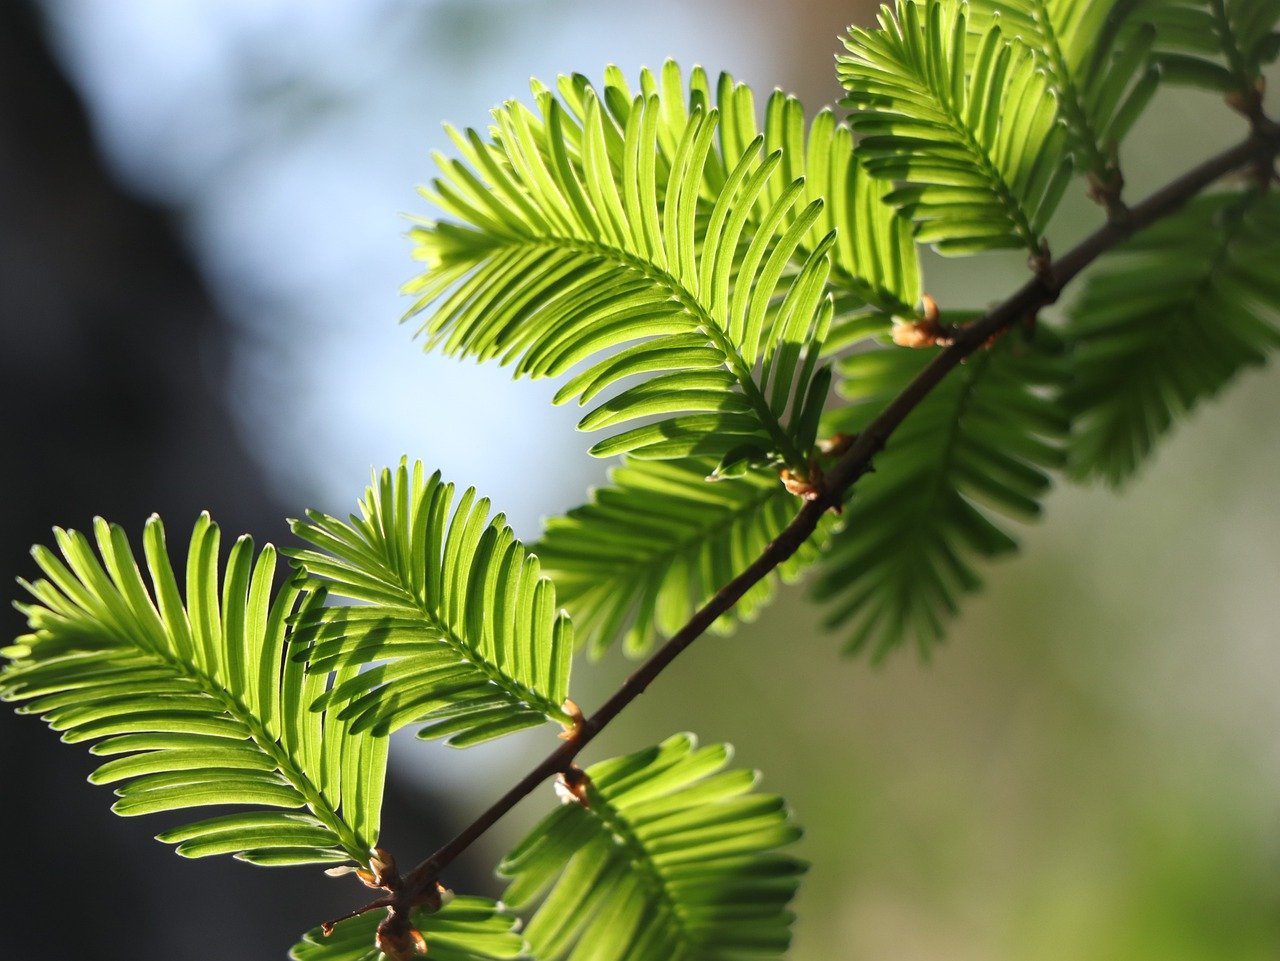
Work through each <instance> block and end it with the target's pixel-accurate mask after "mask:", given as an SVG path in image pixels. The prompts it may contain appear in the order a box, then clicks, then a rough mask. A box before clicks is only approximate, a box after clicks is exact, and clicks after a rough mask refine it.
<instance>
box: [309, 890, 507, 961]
mask: <svg viewBox="0 0 1280 961" xmlns="http://www.w3.org/2000/svg"><path fill="white" fill-rule="evenodd" d="M381 920H382V916H381V915H380V914H378V913H371V914H362V915H360V916H359V917H357V918H351V919H350V920H347V921H342V922H340V923H339V924H337V925H336V926H335V927H334V929H333V933H332V934H330V935H328V936H327V937H326V936H325V933H324V932H323V931H322V930H321V929H320V928H318V927H317V928H313V929H312V930H311V931H308V932H307V933H306V934H305V935H304V936H303V939H302V940H301V941H300V942H298V943H297V944H296V945H294V946H293V950H292V951H290V952H289V957H290V958H292V959H293V961H384V959H385V958H386V955H384V954H383V953H382V952H381V951H379V950H378V949H377V948H376V947H374V946H373V937H374V932H375V931H376V930H377V927H378V922H379V921H381ZM413 925H414V928H415V929H417V930H418V931H419V932H420V933H421V934H422V937H423V940H425V941H426V944H427V953H428V956H429V957H430V958H431V959H432V961H508V959H512V958H522V957H525V956H526V955H525V953H524V947H525V945H524V939H523V938H521V937H520V935H519V933H518V930H519V922H518V921H517V919H516V918H515V917H513V916H512V915H511V913H510V912H508V911H507V910H506V908H504V907H503V906H502V905H501V904H497V903H495V902H493V901H491V900H489V899H488V898H476V897H459V898H454V899H453V900H452V901H450V902H449V903H448V904H446V905H444V906H443V907H442V908H440V910H439V911H436V912H435V913H434V914H432V913H429V912H427V911H425V910H419V911H417V912H415V913H414V916H413Z"/></svg>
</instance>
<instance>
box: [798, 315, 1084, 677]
mask: <svg viewBox="0 0 1280 961" xmlns="http://www.w3.org/2000/svg"><path fill="white" fill-rule="evenodd" d="M1036 339H1037V341H1052V337H1051V335H1050V333H1049V331H1047V330H1043V329H1042V330H1041V331H1040V332H1039V333H1038V334H1037V338H1036ZM933 354H934V351H932V350H907V349H903V348H893V347H889V348H880V349H876V350H871V351H867V352H865V353H860V354H855V355H853V356H851V357H849V358H847V359H846V360H845V361H844V362H843V363H842V370H841V373H842V374H843V376H844V379H843V381H842V384H841V390H842V392H843V393H844V394H845V395H846V396H847V397H848V398H849V399H850V404H849V405H848V406H847V407H844V408H841V409H840V410H838V411H836V412H835V414H834V415H833V417H832V421H833V424H834V426H835V427H837V428H838V429H840V430H843V431H846V432H849V433H856V432H857V431H859V430H861V429H862V428H863V427H864V426H865V425H866V424H867V423H868V422H869V421H870V420H871V419H872V418H873V417H874V416H875V415H876V414H877V413H879V411H880V410H881V409H883V408H884V406H885V405H886V404H887V403H888V402H889V401H890V400H892V399H893V398H894V397H896V396H897V395H898V394H899V393H900V392H901V390H902V389H903V388H904V387H905V386H906V385H907V384H908V383H910V381H911V380H912V379H913V378H914V377H915V375H916V374H918V373H919V372H920V370H921V369H922V368H923V367H924V366H925V365H926V364H927V363H928V362H929V361H930V360H931V359H932V357H933ZM1063 377H1064V373H1063V368H1062V365H1061V362H1060V359H1059V358H1058V357H1055V356H1052V354H1051V353H1050V350H1049V348H1046V349H1045V351H1043V352H1042V351H1040V350H1036V349H1033V348H1032V347H1031V346H1030V345H1028V344H1026V343H1024V342H1020V341H1019V339H1018V338H1016V337H1015V336H1013V335H1011V336H1009V337H1006V338H1005V339H1004V340H1002V341H1001V342H999V343H997V344H996V345H994V346H993V347H991V348H988V349H987V350H984V351H982V352H980V353H978V354H975V355H974V356H973V357H971V358H969V360H968V362H967V363H966V364H965V365H964V366H963V367H960V368H958V369H957V370H955V371H953V372H952V374H951V376H949V377H948V378H947V379H946V380H944V381H943V382H942V383H941V384H939V385H938V386H937V387H936V388H934V390H933V391H932V392H931V393H930V394H929V395H928V396H927V397H926V398H925V399H924V400H923V401H922V402H921V403H920V404H919V406H917V407H916V408H915V410H913V411H912V412H911V413H910V414H909V415H908V416H907V418H906V420H904V421H903V423H902V426H901V427H900V428H899V429H898V430H897V431H896V432H895V433H894V435H893V437H892V438H891V439H890V441H889V443H888V445H887V446H886V448H885V449H884V451H883V452H882V453H881V454H880V455H879V456H878V457H877V458H876V460H875V472H874V473H872V474H869V475H867V476H866V477H863V478H862V479H861V480H859V481H858V483H857V485H856V486H855V487H854V489H853V498H852V500H851V501H850V502H849V504H848V505H846V508H845V513H844V516H843V521H842V524H841V526H840V527H839V528H838V529H837V530H836V532H835V533H834V534H833V535H832V537H831V538H830V540H829V541H828V544H827V548H826V551H825V553H824V555H823V558H822V562H821V573H820V575H819V577H818V579H817V581H816V582H815V584H814V594H815V596H817V597H818V598H819V599H822V600H826V601H829V602H830V603H831V605H832V607H831V613H830V614H829V616H828V624H829V625H830V626H832V627H841V628H843V629H845V630H847V631H848V632H849V639H848V642H847V647H846V650H848V651H850V652H853V651H858V650H862V649H865V648H870V649H871V650H872V652H873V656H875V657H881V656H883V655H884V654H886V653H887V652H889V651H890V650H892V649H893V648H895V647H896V646H898V645H899V644H900V643H902V642H903V641H904V640H907V639H912V640H914V641H915V643H916V645H917V646H918V648H919V649H920V651H921V652H922V653H927V652H928V650H929V648H930V647H931V646H932V645H933V644H934V643H935V642H937V641H938V640H939V639H940V638H941V637H942V635H943V631H944V623H945V618H946V617H947V616H948V615H951V614H954V613H955V612H956V610H957V609H958V604H959V599H960V597H961V596H962V595H963V594H965V593H967V592H970V591H973V590H976V589H977V588H978V587H979V586H981V579H980V577H979V575H978V573H977V570H976V569H975V561H976V560H977V559H979V558H990V557H995V556H997V555H1000V554H1003V553H1006V552H1008V551H1012V550H1014V549H1015V548H1016V547H1017V543H1016V542H1015V541H1014V540H1013V538H1012V537H1010V536H1009V534H1008V533H1007V532H1006V531H1005V530H1004V528H1003V527H1002V526H1001V525H1000V524H999V523H997V520H996V518H995V517H994V516H993V515H995V514H1004V515H1008V516H1013V517H1024V518H1025V517H1034V516H1036V515H1037V514H1038V513H1039V510H1040V503H1039V502H1040V498H1041V497H1042V496H1043V494H1044V493H1045V491H1046V490H1047V489H1048V487H1049V484H1050V481H1049V477H1048V474H1047V473H1046V471H1047V470H1048V469H1050V468H1054V467H1057V466H1059V465H1060V464H1061V463H1062V461H1063V440H1064V438H1065V435H1066V432H1067V428H1068V424H1069V422H1068V420H1067V418H1066V416H1065V414H1064V413H1063V411H1062V409H1061V407H1060V405H1059V404H1057V403H1056V402H1054V401H1053V400H1051V399H1049V398H1047V397H1045V396H1044V390H1045V388H1046V387H1057V388H1060V387H1061V386H1062V382H1063Z"/></svg>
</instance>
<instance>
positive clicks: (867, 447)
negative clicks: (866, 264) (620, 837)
mask: <svg viewBox="0 0 1280 961" xmlns="http://www.w3.org/2000/svg"><path fill="white" fill-rule="evenodd" d="M1277 154H1280V125H1277V124H1275V123H1273V122H1271V121H1269V120H1263V121H1261V122H1258V123H1255V125H1254V129H1253V132H1252V133H1251V134H1250V136H1249V137H1247V138H1246V139H1245V140H1243V141H1241V142H1240V143H1238V144H1236V145H1235V146H1234V147H1231V148H1230V149H1228V150H1225V151H1223V152H1222V153H1219V154H1216V155H1215V156H1213V157H1211V158H1209V159H1208V160H1206V161H1204V162H1203V163H1201V164H1199V165H1198V166H1196V167H1194V168H1192V169H1191V170H1189V171H1187V172H1186V173H1185V174H1183V175H1182V176H1180V177H1178V178H1177V179H1176V180H1174V181H1172V182H1171V183H1169V184H1168V185H1167V186H1165V187H1164V188H1163V189H1161V190H1159V191H1157V192H1156V193H1154V194H1152V195H1151V196H1150V197H1148V198H1147V199H1146V200H1144V201H1142V202H1141V203H1139V204H1137V205H1136V206H1134V207H1131V208H1130V209H1129V211H1128V215H1127V216H1126V217H1123V218H1122V219H1116V220H1112V221H1110V222H1108V223H1107V224H1106V225H1105V226H1103V227H1101V228H1099V229H1098V230H1097V231H1095V232H1094V233H1092V234H1090V235H1089V236H1088V237H1086V238H1085V239H1084V240H1083V241H1081V242H1080V243H1079V244H1078V245H1076V246H1075V247H1073V248H1072V249H1071V250H1069V251H1068V252H1067V253H1065V254H1064V255H1063V256H1062V257H1060V258H1058V259H1056V260H1053V261H1052V262H1050V263H1049V264H1048V265H1047V266H1045V267H1044V268H1043V269H1041V270H1040V271H1039V272H1038V273H1037V274H1036V276H1035V277H1033V278H1032V279H1030V280H1029V281H1027V282H1026V283H1025V284H1024V285H1023V286H1022V287H1020V288H1019V289H1018V290H1017V291H1015V292H1014V293H1013V294H1012V295H1010V296H1009V297H1008V298H1006V299H1005V300H1003V301H1001V302H1000V303H999V304H997V305H995V306H994V307H992V308H991V309H990V310H988V311H987V312H986V313H985V314H983V315H982V316H981V317H980V318H978V319H977V320H976V321H974V322H973V323H971V324H969V325H967V326H966V327H965V328H964V329H963V330H962V331H961V332H960V333H959V334H958V335H957V336H956V338H955V340H954V341H953V342H952V343H951V345H950V346H948V347H947V348H946V349H944V350H943V351H942V352H941V353H939V354H938V356H937V357H935V358H934V360H933V361H932V363H930V364H929V365H928V366H927V367H926V368H925V369H924V370H923V371H921V372H920V374H918V375H917V376H916V378H915V380H913V381H912V382H911V383H910V384H908V385H907V386H906V388H904V389H903V391H902V392H901V393H900V394H899V395H898V396H897V397H896V398H894V400H893V401H892V402H891V403H890V404H889V405H888V406H887V407H886V408H885V409H884V410H883V411H881V413H880V414H879V416H877V417H876V418H875V420H873V421H872V422H871V424H870V425H868V427H867V428H866V429H865V430H864V431H863V432H862V433H861V434H859V435H858V437H857V438H856V440H855V441H854V442H853V443H852V444H851V445H850V446H849V448H848V450H846V451H845V453H844V454H843V455H842V456H841V457H840V459H839V460H838V461H837V462H836V464H835V465H834V466H832V467H831V468H830V469H828V470H827V472H826V475H825V478H824V481H823V486H822V488H821V490H820V492H819V493H818V496H817V497H816V498H815V499H814V500H812V501H809V502H807V503H806V504H805V505H804V507H802V508H801V509H800V511H799V512H798V513H797V514H796V516H795V518H794V519H793V520H792V521H791V523H790V524H789V525H788V526H787V527H786V528H785V529H784V530H783V531H782V533H780V534H779V535H778V536H777V537H776V538H775V539H774V540H773V541H772V542H770V544H769V545H768V547H766V548H765V550H764V552H763V553H762V554H761V555H760V556H759V557H758V558H756V560H755V561H754V562H752V564H751V565H750V566H749V567H747V568H746V569H745V570H743V571H742V572H741V573H740V574H738V576H736V577H735V578H734V579H733V580H731V581H730V582H729V583H728V584H726V585H725V586H724V587H722V588H721V589H720V590H719V591H718V592H717V593H716V594H715V595H714V596H713V597H712V598H711V600H709V601H708V602H707V603H706V604H705V605H704V606H703V607H702V608H701V609H700V610H698V612H697V613H695V614H694V615H693V617H692V618H691V619H690V620H689V622H688V623H687V624H685V626H684V627H682V628H681V629H680V630H679V631H677V632H676V633H675V634H674V635H673V636H672V637H671V639H670V640H668V641H667V642H666V643H665V644H664V645H663V646H662V647H661V648H659V649H658V650H657V651H656V652H655V653H654V654H653V655H652V656H651V657H650V658H649V659H648V660H647V661H645V662H644V664H642V665H641V666H640V667H639V668H638V669H637V670H636V671H635V673H633V674H632V675H631V676H630V677H628V678H627V679H626V681H625V682H624V683H623V684H622V686H621V687H620V688H618V690H617V691H616V692H615V693H614V694H613V695H612V696H611V697H610V698H609V699H608V700H607V701H605V703H604V704H603V705H601V707H600V709H599V710H597V711H596V712H595V713H594V714H592V715H591V716H590V717H588V718H586V720H585V721H583V723H582V724H581V725H580V726H579V727H578V728H576V729H575V730H574V731H573V732H572V734H571V736H570V737H569V739H568V740H566V741H565V743H564V744H562V745H561V746H560V747H558V748H557V749H556V750H555V751H552V752H551V753H550V754H549V755H547V757H546V758H544V759H543V760H542V762H541V763H539V764H538V765H537V766H536V767H535V768H534V769H533V770H531V771H530V772H529V773H528V774H526V775H525V776H524V777H523V778H521V779H520V781H519V782H518V783H517V784H515V785H514V786H513V787H512V788H511V789H510V790H508V791H507V792H506V793H505V794H503V795H502V797H500V798H499V799H498V800H497V801H495V802H494V803H493V804H492V805H491V806H490V807H489V808H488V809H487V810H485V811H484V813H482V814H481V815H480V816H479V817H477V818H476V819H475V820H474V821H473V822H472V823H471V824H470V825H468V826H467V827H466V828H465V829H464V830H463V831H462V832H461V833H460V834H458V835H457V836H456V837H454V838H453V839H452V840H451V841H449V842H448V843H447V844H445V845H444V846H443V847H441V848H440V849H439V850H438V851H436V852H435V853H434V854H432V855H431V856H430V857H429V858H427V859H426V860H425V861H423V862H422V863H420V864H419V865H417V866H416V867H415V868H413V870H411V871H410V872H408V873H407V874H406V875H404V877H403V879H402V883H401V884H400V885H399V890H400V892H401V893H400V898H401V899H402V900H403V901H404V907H406V908H407V907H408V906H409V905H411V904H412V903H414V899H415V898H419V897H421V896H422V894H423V892H426V891H428V890H430V889H432V888H433V887H434V885H435V883H436V880H437V878H439V876H440V873H441V872H442V871H443V870H444V869H445V868H446V867H448V865H449V864H450V863H451V862H452V861H453V860H454V859H455V858H456V857H458V855H460V854H461V853H462V852H463V851H465V850H466V849H467V848H468V847H470V846H471V845H472V844H473V843H474V842H475V841H476V840H477V839H478V838H480V836H481V835H483V834H484V833H485V832H486V831H488V830H489V828H491V827H492V826H493V825H494V824H495V823H497V822H498V820H500V819H501V818H502V817H503V816H504V815H505V814H506V813H507V812H508V811H510V810H511V809H512V808H513V807H515V805H516V804H517V803H518V802H519V801H521V800H522V799H523V798H524V797H525V796H526V795H528V794H530V793H531V792H532V791H533V790H534V789H535V788H536V787H537V786H538V785H539V784H541V783H542V782H543V781H545V780H546V779H547V778H549V777H552V776H554V775H556V774H558V773H561V772H563V771H565V770H567V769H568V768H569V766H570V765H571V764H572V763H573V760H574V758H576V757H577V756H578V754H579V753H580V752H581V751H582V750H583V749H584V748H585V747H586V746H587V745H588V744H590V743H591V741H592V740H593V739H594V738H595V737H596V735H598V734H599V733H600V732H601V731H602V730H603V729H604V728H605V726H606V725H608V724H609V722H610V721H612V720H613V719H614V718H615V717H617V716H618V714H620V713H621V712H622V711H623V709H624V708H626V706H627V705H628V704H630V703H631V702H632V701H633V700H635V699H636V698H637V697H638V696H639V695H640V694H642V693H644V691H645V689H646V688H647V687H648V686H649V684H650V683H652V682H653V680H654V678H656V677H657V676H658V675H659V674H661V673H662V672H663V671H664V670H665V669H666V668H667V666H668V665H670V664H671V662H672V661H674V660H675V659H676V657H678V656H679V655H680V653H681V652H683V651H684V650H685V648H687V647H688V646H689V645H690V644H692V643H693V642H694V641H695V640H697V638H698V637H700V636H701V635H702V634H703V632H705V631H706V629H707V628H708V627H710V626H711V624H712V622H714V621H715V620H716V619H717V618H718V617H720V615H721V614H724V613H725V612H726V611H728V610H729V609H730V608H731V607H733V605H734V604H736V603H737V602H738V600H739V599H740V598H741V597H742V596H743V595H744V594H745V593H746V592H747V591H748V590H750V589H751V587H753V586H754V585H755V584H756V583H758V582H759V581H760V580H761V579H763V578H764V577H766V576H767V575H768V574H769V573H770V572H771V571H772V570H774V569H775V568H776V567H778V565H780V564H782V563H783V562H784V561H785V560H787V558H789V557H790V556H791V555H792V554H794V553H795V552H796V551H797V550H798V549H799V548H800V545H801V544H803V543H804V542H805V541H806V540H808V539H809V537H810V536H811V535H812V534H813V532H814V530H815V529H816V528H817V526H818V522H819V521H820V520H821V519H822V515H823V514H824V513H825V512H826V511H827V510H829V509H833V508H838V507H839V506H840V504H842V503H843V502H844V499H845V497H846V495H847V494H848V492H849V490H850V489H851V488H852V487H853V485H854V484H855V483H856V482H857V480H858V479H859V478H860V477H861V476H862V475H863V474H865V473H866V472H867V471H868V470H870V468H871V462H872V460H873V458H874V457H875V456H876V454H878V453H879V452H880V450H881V449H882V448H883V447H884V445H885V443H886V442H887V441H888V439H889V437H890V436H891V435H892V434H893V432H894V431H895V430H896V429H897V428H898V426H899V425H900V424H901V423H902V421H903V420H904V419H905V418H906V417H907V415H908V414H910V413H911V411H912V410H914V409H915V407H916V406H917V405H918V404H919V403H920V402H921V400H923V399H924V397H925V396H926V395H927V394H928V393H929V391H931V390H932V389H933V388H934V387H935V386H936V385H937V384H938V383H939V382H940V381H941V380H942V379H943V378H944V377H946V375H947V374H948V373H949V372H950V371H951V370H953V369H954V368H955V367H956V366H957V365H958V364H960V363H961V361H963V360H964V359H965V358H966V357H968V356H969V355H970V354H972V353H974V352H975V351H976V350H978V349H979V348H981V347H982V346H983V345H984V344H986V343H988V342H989V341H990V339H991V338H992V337H994V336H996V335H998V334H1001V333H1003V332H1004V331H1006V330H1008V329H1009V328H1010V327H1012V326H1013V325H1014V324H1016V323H1018V322H1019V321H1022V320H1024V319H1028V318H1033V317H1034V316H1035V315H1036V313H1037V312H1038V311H1039V310H1040V309H1041V308H1043V307H1046V306H1048V305H1050V304H1052V303H1054V302H1055V301H1056V300H1057V299H1058V297H1059V296H1060V294H1061V292H1062V290H1063V288H1064V287H1065V286H1066V285H1067V284H1068V283H1070V282H1071V281H1072V280H1073V279H1074V278H1075V277H1076V276H1077V275H1079V273H1080V272H1081V271H1082V270H1084V269H1085V268H1086V267H1087V266H1089V264H1091V263H1093V261H1095V260H1096V259H1097V258H1098V257H1099V256H1101V255H1102V254H1104V253H1106V252H1107V251H1108V250H1111V249H1112V248H1113V247H1115V246H1116V245H1117V244H1119V243H1121V242H1122V241H1124V240H1126V239H1128V238H1129V237H1131V236H1132V235H1133V234H1135V233H1137V232H1138V231H1139V230H1141V229H1142V228H1143V227H1146V226H1149V225H1150V224H1152V223H1154V222H1155V221H1157V220H1160V219H1162V218H1163V217H1167V216H1168V215H1170V214H1172V213H1174V212H1175V211H1177V210H1178V209H1179V208H1180V207H1182V206H1183V204H1185V203H1186V202H1187V201H1188V200H1190V199H1191V198H1192V197H1194V196H1195V195H1196V194H1198V193H1199V192H1200V191H1202V190H1203V189H1205V188H1206V187H1208V186H1209V185H1210V184H1212V183H1214V182H1215V181H1216V180H1218V179H1220V178H1221V177H1223V176H1225V175H1227V174H1229V173H1232V172H1234V171H1237V170H1241V169H1242V168H1247V167H1250V166H1254V165H1258V164H1267V165H1271V164H1273V163H1274V162H1275V158H1276V155H1277ZM385 904H386V901H385V899H379V901H376V902H373V903H371V904H370V905H367V906H366V907H367V908H369V909H372V908H374V907H380V906H383V905H385Z"/></svg>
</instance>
